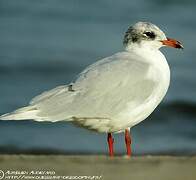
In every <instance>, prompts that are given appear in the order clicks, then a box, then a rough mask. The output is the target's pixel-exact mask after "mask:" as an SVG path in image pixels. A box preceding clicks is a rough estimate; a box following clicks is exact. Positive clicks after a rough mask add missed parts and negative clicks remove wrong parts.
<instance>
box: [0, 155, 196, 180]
mask: <svg viewBox="0 0 196 180" xmlns="http://www.w3.org/2000/svg"><path fill="white" fill-rule="evenodd" d="M0 170H2V171H0V179H1V177H2V176H3V175H4V178H3V179H11V178H10V177H11V176H16V177H17V178H16V177H15V179H103V180H110V179H111V180H120V179H121V180H128V179H133V180H194V179H196V156H192V157H175V156H138V157H137V156H136V157H132V158H131V159H129V158H127V157H114V158H112V159H111V158H109V157H107V156H100V155H98V156H96V155H89V156H87V155H82V156H79V155H76V156H72V155H0ZM12 179H13V177H12Z"/></svg>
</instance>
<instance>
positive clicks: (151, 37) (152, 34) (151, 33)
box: [144, 31, 155, 39]
mask: <svg viewBox="0 0 196 180" xmlns="http://www.w3.org/2000/svg"><path fill="white" fill-rule="evenodd" d="M144 34H145V35H146V36H147V37H149V38H150V39H154V38H155V33H154V32H152V31H151V32H150V31H149V32H144Z"/></svg>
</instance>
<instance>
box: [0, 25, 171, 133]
mask: <svg viewBox="0 0 196 180" xmlns="http://www.w3.org/2000/svg"><path fill="white" fill-rule="evenodd" d="M132 28H133V29H134V28H135V29H136V30H137V29H138V32H140V31H141V32H143V31H145V32H146V31H151V30H153V31H154V32H155V34H156V38H155V39H154V40H151V41H150V40H148V39H144V38H145V37H144V36H142V38H143V39H142V40H141V41H138V42H134V39H133V38H132V40H131V39H129V38H130V37H131V35H130V37H129V36H128V35H129V34H128V35H127V34H126V36H125V40H124V43H126V44H125V45H126V49H125V51H123V52H119V53H116V54H114V55H112V56H110V57H107V58H104V59H102V60H100V61H97V62H96V63H94V64H92V65H90V66H89V67H87V68H86V69H85V70H84V71H83V72H82V73H81V74H80V75H79V76H78V78H77V80H76V81H75V82H73V83H71V84H69V85H64V86H59V87H56V88H55V89H52V90H50V91H47V92H44V93H42V94H41V95H39V96H37V97H35V98H34V99H32V100H31V102H30V104H29V105H28V106H27V107H23V108H21V109H18V110H16V111H14V112H12V113H8V114H5V115H3V116H0V119H2V120H11V119H12V120H24V119H34V120H35V121H51V122H56V121H72V122H73V123H76V124H79V125H81V126H83V127H85V128H88V129H92V130H95V131H98V132H120V131H123V130H125V129H127V128H131V127H132V126H134V125H136V124H138V123H139V122H141V121H143V120H144V119H146V118H147V117H148V116H149V115H150V114H151V113H152V112H153V110H154V109H155V108H156V107H157V105H158V104H159V103H160V102H161V100H162V99H163V97H164V96H165V94H166V92H167V89H168V86H169V81H170V71H169V67H168V64H167V61H166V59H165V57H164V55H163V54H162V53H161V52H160V51H159V50H158V49H159V48H160V47H161V46H163V43H162V42H161V40H166V37H165V35H164V33H163V32H162V31H161V30H160V29H159V28H158V27H156V26H155V25H152V24H150V23H142V22H140V23H137V24H136V25H135V26H133V27H132ZM129 30H130V29H129ZM129 30H128V31H127V33H128V32H129ZM131 30H132V29H131ZM131 30H130V31H131ZM131 33H132V32H131ZM146 34H147V33H146ZM132 36H133V34H132ZM146 37H147V36H146ZM126 38H127V39H126ZM136 38H137V37H136ZM138 38H139V36H138ZM140 38H141V37H140Z"/></svg>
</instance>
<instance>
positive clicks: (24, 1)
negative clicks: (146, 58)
mask: <svg viewBox="0 0 196 180" xmlns="http://www.w3.org/2000/svg"><path fill="white" fill-rule="evenodd" d="M195 12H196V1H194V0H190V1H188V0H178V1H177V0H175V1H169V0H156V1H155V0H149V1H145V0H135V1H134V0H121V1H112V0H99V1H92V0H84V1H80V0H66V1H60V0H56V1H53V0H47V1H35V0H20V1H14V0H1V1H0V114H3V113H6V112H9V111H13V110H14V109H16V108H19V107H21V106H24V105H27V104H28V102H29V101H30V99H31V98H33V97H34V96H35V95H38V94H39V93H41V92H43V91H45V90H48V89H51V88H54V87H55V86H58V85H62V84H66V83H69V82H70V81H71V80H72V79H74V78H75V76H76V75H77V74H78V73H79V72H81V70H82V69H83V68H85V67H86V66H87V65H89V64H91V63H93V62H95V61H96V60H98V59H101V58H103V57H106V56H109V55H112V54H114V53H116V52H118V51H121V50H122V49H123V46H122V38H123V35H124V32H125V31H126V30H127V28H128V26H129V25H130V24H134V23H135V22H137V21H151V22H153V23H155V24H157V25H158V26H159V27H160V28H161V29H162V30H163V31H165V32H166V34H167V36H169V37H172V38H175V39H179V40H180V41H182V42H183V45H184V47H185V49H184V50H183V51H182V50H176V49H169V48H164V49H162V51H163V52H164V54H165V56H166V57H167V59H168V62H169V64H170V67H171V71H172V80H171V86H170V89H169V91H168V93H167V96H166V98H165V99H164V101H163V103H162V104H161V105H160V106H159V107H158V108H157V109H156V111H155V112H154V113H153V114H152V115H151V116H150V117H149V118H148V119H147V120H145V121H144V122H142V123H140V124H139V125H137V126H135V127H134V128H132V130H131V134H132V140H133V150H134V153H135V154H160V153H161V154H196V79H195V78H196V75H195V72H196V71H195V69H196V49H195V48H196V47H195V42H196V36H195V29H196V21H195ZM0 137H1V138H0V153H63V154H66V153H84V154H85V153H106V152H107V143H106V135H105V134H97V133H92V132H90V131H88V130H85V129H81V128H78V127H75V126H73V125H72V124H69V123H65V122H58V123H55V124H53V123H37V122H33V121H20V122H15V121H0ZM115 150H116V151H117V152H118V153H124V152H125V148H124V138H123V134H116V135H115Z"/></svg>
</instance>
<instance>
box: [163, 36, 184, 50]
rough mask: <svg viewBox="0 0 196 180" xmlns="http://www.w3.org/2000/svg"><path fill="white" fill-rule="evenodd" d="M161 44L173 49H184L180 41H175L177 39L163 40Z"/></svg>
mask: <svg viewBox="0 0 196 180" xmlns="http://www.w3.org/2000/svg"><path fill="white" fill-rule="evenodd" d="M161 42H162V43H163V45H165V46H170V47H173V48H178V49H183V46H182V44H181V43H180V42H179V41H177V40H175V39H170V38H167V39H166V40H163V41H161Z"/></svg>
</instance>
